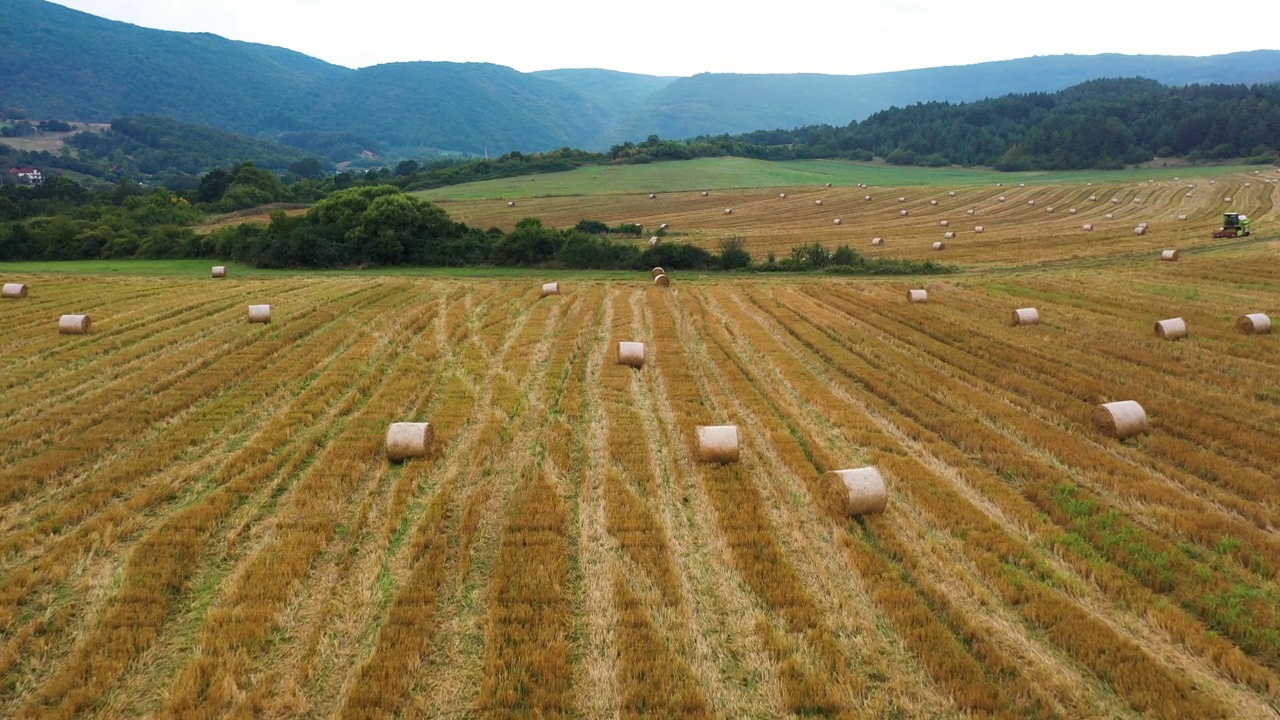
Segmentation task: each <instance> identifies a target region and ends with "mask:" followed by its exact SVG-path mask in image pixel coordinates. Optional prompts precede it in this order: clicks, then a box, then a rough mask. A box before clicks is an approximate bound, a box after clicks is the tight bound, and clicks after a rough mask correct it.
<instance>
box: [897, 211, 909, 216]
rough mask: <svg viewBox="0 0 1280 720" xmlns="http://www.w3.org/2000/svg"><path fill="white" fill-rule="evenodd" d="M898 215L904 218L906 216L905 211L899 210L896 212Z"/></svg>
mask: <svg viewBox="0 0 1280 720" xmlns="http://www.w3.org/2000/svg"><path fill="white" fill-rule="evenodd" d="M898 214H899V215H901V216H902V217H906V216H907V211H906V210H899V211H898Z"/></svg>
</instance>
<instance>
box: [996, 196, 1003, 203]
mask: <svg viewBox="0 0 1280 720" xmlns="http://www.w3.org/2000/svg"><path fill="white" fill-rule="evenodd" d="M996 199H997V200H999V201H1000V202H1004V196H1003V195H1001V196H1000V197H998V198H996Z"/></svg>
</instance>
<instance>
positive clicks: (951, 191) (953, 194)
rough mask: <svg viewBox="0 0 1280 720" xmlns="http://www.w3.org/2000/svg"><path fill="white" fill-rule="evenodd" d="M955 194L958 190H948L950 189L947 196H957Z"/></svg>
mask: <svg viewBox="0 0 1280 720" xmlns="http://www.w3.org/2000/svg"><path fill="white" fill-rule="evenodd" d="M955 196H956V191H955V190H948V191H947V197H955Z"/></svg>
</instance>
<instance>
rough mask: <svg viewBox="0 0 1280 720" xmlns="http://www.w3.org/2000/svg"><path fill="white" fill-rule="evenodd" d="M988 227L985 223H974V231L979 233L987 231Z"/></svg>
mask: <svg viewBox="0 0 1280 720" xmlns="http://www.w3.org/2000/svg"><path fill="white" fill-rule="evenodd" d="M986 229H987V228H986V226H984V225H974V226H973V231H974V232H976V233H978V234H982V233H983V232H985V231H986Z"/></svg>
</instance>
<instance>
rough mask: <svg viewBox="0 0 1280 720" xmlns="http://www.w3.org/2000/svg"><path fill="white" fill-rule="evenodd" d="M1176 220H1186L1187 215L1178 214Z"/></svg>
mask: <svg viewBox="0 0 1280 720" xmlns="http://www.w3.org/2000/svg"><path fill="white" fill-rule="evenodd" d="M1178 221H1179V222H1186V221H1187V216H1186V215H1179V216H1178Z"/></svg>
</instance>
